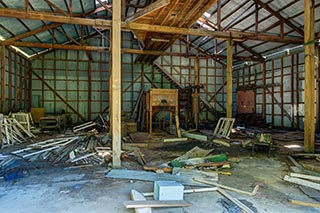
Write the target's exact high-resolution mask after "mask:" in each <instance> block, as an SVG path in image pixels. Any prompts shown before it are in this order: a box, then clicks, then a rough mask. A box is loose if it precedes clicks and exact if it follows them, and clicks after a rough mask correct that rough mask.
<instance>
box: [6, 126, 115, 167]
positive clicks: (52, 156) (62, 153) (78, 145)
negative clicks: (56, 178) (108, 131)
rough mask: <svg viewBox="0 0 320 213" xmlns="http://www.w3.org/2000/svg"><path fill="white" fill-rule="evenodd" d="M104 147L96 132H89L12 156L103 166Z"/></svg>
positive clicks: (48, 141)
mask: <svg viewBox="0 0 320 213" xmlns="http://www.w3.org/2000/svg"><path fill="white" fill-rule="evenodd" d="M102 145H103V144H102V142H101V138H100V137H98V136H96V135H95V132H89V133H88V134H87V135H86V136H73V137H62V138H52V139H47V140H45V141H40V142H37V143H33V144H29V145H28V146H27V147H25V148H23V149H19V150H16V151H13V152H11V154H12V155H14V156H17V157H20V158H23V159H26V160H29V161H35V160H47V161H49V162H51V163H52V164H59V163H67V164H68V163H70V164H74V165H86V164H92V165H101V164H104V163H105V159H106V158H105V156H106V155H102V156H101V155H99V153H101V147H102ZM97 147H99V148H97ZM96 148H97V149H96ZM97 150H98V151H97ZM109 150H110V148H109ZM109 152H111V151H109ZM110 155H111V154H110Z"/></svg>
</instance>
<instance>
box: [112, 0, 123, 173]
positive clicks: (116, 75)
mask: <svg viewBox="0 0 320 213" xmlns="http://www.w3.org/2000/svg"><path fill="white" fill-rule="evenodd" d="M111 47H112V71H111V81H112V86H111V89H112V91H111V93H112V99H111V100H110V101H111V120H112V132H111V133H112V166H113V168H120V167H121V159H120V156H121V1H112V46H111Z"/></svg>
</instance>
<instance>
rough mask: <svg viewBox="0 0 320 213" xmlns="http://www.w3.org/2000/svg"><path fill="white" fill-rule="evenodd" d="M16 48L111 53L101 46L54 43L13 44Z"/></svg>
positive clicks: (107, 48) (17, 42)
mask: <svg viewBox="0 0 320 213" xmlns="http://www.w3.org/2000/svg"><path fill="white" fill-rule="evenodd" d="M12 45H13V46H16V47H30V48H43V49H64V50H85V51H109V49H110V48H109V47H100V46H85V45H70V44H52V43H50V44H49V43H37V42H19V41H16V42H13V43H12Z"/></svg>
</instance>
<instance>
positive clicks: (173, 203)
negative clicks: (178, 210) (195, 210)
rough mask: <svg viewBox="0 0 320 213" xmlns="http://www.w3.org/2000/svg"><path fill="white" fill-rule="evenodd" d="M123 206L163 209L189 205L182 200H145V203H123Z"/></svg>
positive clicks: (189, 204)
mask: <svg viewBox="0 0 320 213" xmlns="http://www.w3.org/2000/svg"><path fill="white" fill-rule="evenodd" d="M123 204H124V206H125V207H126V208H128V209H132V208H164V207H187V206H192V204H191V203H189V202H187V201H184V200H145V201H125V202H124V203H123Z"/></svg>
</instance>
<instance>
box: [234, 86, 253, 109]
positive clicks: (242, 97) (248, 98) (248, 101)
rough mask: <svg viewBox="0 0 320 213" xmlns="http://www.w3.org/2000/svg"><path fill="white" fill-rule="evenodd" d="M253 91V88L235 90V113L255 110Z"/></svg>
mask: <svg viewBox="0 0 320 213" xmlns="http://www.w3.org/2000/svg"><path fill="white" fill-rule="evenodd" d="M255 96H256V94H255V92H254V91H253V90H245V91H238V92H237V113H253V112H255V104H256V103H255Z"/></svg>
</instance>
